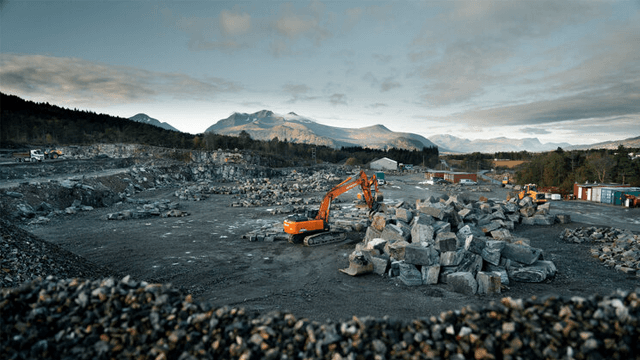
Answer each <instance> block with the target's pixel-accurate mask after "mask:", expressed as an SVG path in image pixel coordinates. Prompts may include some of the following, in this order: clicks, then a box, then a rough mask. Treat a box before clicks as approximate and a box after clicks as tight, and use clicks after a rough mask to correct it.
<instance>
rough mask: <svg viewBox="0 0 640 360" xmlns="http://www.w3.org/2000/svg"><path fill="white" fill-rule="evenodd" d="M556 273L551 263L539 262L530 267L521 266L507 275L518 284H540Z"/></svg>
mask: <svg viewBox="0 0 640 360" xmlns="http://www.w3.org/2000/svg"><path fill="white" fill-rule="evenodd" d="M556 272H557V269H556V266H555V264H554V263H553V262H551V261H545V260H540V261H536V262H535V263H533V264H532V265H531V266H523V267H520V268H517V269H513V270H512V271H511V272H510V273H509V277H510V278H511V279H513V280H515V281H519V282H542V281H544V280H546V279H548V278H551V277H553V276H555V274H556Z"/></svg>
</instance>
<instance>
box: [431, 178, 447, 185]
mask: <svg viewBox="0 0 640 360" xmlns="http://www.w3.org/2000/svg"><path fill="white" fill-rule="evenodd" d="M447 183H448V181H447V180H445V179H443V178H441V177H437V176H434V177H432V178H431V179H429V180H427V184H429V185H438V184H447Z"/></svg>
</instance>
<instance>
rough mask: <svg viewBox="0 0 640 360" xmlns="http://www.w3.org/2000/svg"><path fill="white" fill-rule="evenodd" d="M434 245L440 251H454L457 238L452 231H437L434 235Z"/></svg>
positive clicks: (456, 245)
mask: <svg viewBox="0 0 640 360" xmlns="http://www.w3.org/2000/svg"><path fill="white" fill-rule="evenodd" d="M435 247H436V249H437V250H438V251H440V252H445V251H455V250H456V248H457V247H458V238H457V237H456V234H454V233H452V232H443V233H439V234H438V235H437V236H436V245H435Z"/></svg>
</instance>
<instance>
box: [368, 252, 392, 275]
mask: <svg viewBox="0 0 640 360" xmlns="http://www.w3.org/2000/svg"><path fill="white" fill-rule="evenodd" d="M371 263H373V272H374V273H376V274H378V275H384V274H386V273H387V270H388V269H389V258H388V257H385V256H373V257H371Z"/></svg>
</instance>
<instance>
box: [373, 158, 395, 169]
mask: <svg viewBox="0 0 640 360" xmlns="http://www.w3.org/2000/svg"><path fill="white" fill-rule="evenodd" d="M369 168H370V169H372V170H398V162H397V161H395V160H391V159H389V158H386V157H383V158H380V159H376V160H373V161H371V162H370V163H369Z"/></svg>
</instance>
